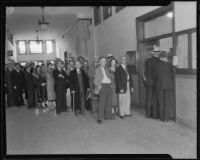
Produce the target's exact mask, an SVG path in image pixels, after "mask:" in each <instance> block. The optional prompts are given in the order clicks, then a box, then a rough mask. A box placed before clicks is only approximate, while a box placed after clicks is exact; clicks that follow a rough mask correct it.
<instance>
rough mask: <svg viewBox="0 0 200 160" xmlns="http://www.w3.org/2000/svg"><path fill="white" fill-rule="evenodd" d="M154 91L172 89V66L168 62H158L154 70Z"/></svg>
mask: <svg viewBox="0 0 200 160" xmlns="http://www.w3.org/2000/svg"><path fill="white" fill-rule="evenodd" d="M156 71H157V72H156V85H155V87H156V89H167V90H172V89H173V66H172V64H170V63H168V62H163V61H160V62H159V64H158V66H157V70H156Z"/></svg>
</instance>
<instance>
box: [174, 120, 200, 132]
mask: <svg viewBox="0 0 200 160" xmlns="http://www.w3.org/2000/svg"><path fill="white" fill-rule="evenodd" d="M176 123H178V124H180V125H182V126H185V127H187V128H190V129H194V130H196V129H197V123H195V122H193V121H190V120H185V119H182V118H180V117H176Z"/></svg>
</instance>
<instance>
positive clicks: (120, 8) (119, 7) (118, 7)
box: [115, 6, 125, 12]
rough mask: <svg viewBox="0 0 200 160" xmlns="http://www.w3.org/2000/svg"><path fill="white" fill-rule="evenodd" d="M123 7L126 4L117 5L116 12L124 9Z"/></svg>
mask: <svg viewBox="0 0 200 160" xmlns="http://www.w3.org/2000/svg"><path fill="white" fill-rule="evenodd" d="M123 8H125V6H116V7H115V12H119V11H120V10H122V9H123Z"/></svg>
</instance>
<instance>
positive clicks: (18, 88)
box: [11, 63, 24, 107]
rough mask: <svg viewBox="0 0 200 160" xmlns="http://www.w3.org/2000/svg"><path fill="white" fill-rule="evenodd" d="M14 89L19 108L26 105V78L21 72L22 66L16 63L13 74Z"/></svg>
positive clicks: (16, 103) (15, 100)
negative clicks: (24, 89) (24, 95)
mask: <svg viewBox="0 0 200 160" xmlns="http://www.w3.org/2000/svg"><path fill="white" fill-rule="evenodd" d="M11 80H12V87H13V91H14V102H15V105H16V106H17V107H20V106H22V105H23V104H24V99H23V88H24V77H23V73H22V72H21V71H20V64H19V63H16V64H15V68H14V70H13V72H12V73H11Z"/></svg>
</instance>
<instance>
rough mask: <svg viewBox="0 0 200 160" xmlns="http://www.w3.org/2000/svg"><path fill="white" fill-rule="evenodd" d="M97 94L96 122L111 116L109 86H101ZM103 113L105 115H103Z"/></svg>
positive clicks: (110, 90)
mask: <svg viewBox="0 0 200 160" xmlns="http://www.w3.org/2000/svg"><path fill="white" fill-rule="evenodd" d="M101 86H102V88H101V90H100V92H99V105H98V120H103V119H104V118H109V117H110V116H111V105H112V88H111V84H102V85H101ZM104 112H105V115H104Z"/></svg>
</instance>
